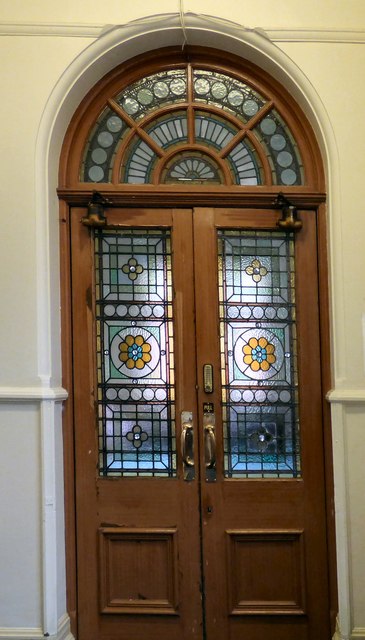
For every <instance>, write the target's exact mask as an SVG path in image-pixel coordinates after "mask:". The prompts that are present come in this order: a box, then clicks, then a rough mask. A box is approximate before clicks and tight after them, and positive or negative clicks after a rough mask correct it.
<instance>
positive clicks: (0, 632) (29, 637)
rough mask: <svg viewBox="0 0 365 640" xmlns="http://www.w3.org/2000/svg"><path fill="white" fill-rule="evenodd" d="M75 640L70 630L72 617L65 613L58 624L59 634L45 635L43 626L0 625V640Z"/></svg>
mask: <svg viewBox="0 0 365 640" xmlns="http://www.w3.org/2000/svg"><path fill="white" fill-rule="evenodd" d="M40 638H42V640H45V638H47V640H74V637H73V635H72V633H71V631H70V618H69V616H68V615H67V614H65V615H63V616H62V617H61V618H60V619H59V621H58V625H57V634H56V635H54V636H45V635H44V632H43V629H41V628H27V627H0V640H40Z"/></svg>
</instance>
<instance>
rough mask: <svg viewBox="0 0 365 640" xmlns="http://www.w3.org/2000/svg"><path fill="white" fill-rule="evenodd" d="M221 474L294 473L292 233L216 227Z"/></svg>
mask: <svg viewBox="0 0 365 640" xmlns="http://www.w3.org/2000/svg"><path fill="white" fill-rule="evenodd" d="M218 254H219V271H218V272H219V303H220V327H221V329H220V331H221V366H222V369H221V374H222V404H223V431H224V472H225V475H226V476H227V477H291V478H293V477H299V476H300V473H301V471H300V441H299V424H298V372H297V352H296V313H295V263H294V236H293V235H292V234H289V235H288V234H284V233H281V232H266V231H263V232H261V231H237V230H234V231H233V230H222V231H219V232H218Z"/></svg>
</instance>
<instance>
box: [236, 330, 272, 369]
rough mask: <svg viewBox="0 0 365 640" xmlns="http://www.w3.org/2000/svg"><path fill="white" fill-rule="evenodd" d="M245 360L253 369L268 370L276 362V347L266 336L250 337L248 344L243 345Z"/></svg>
mask: <svg viewBox="0 0 365 640" xmlns="http://www.w3.org/2000/svg"><path fill="white" fill-rule="evenodd" d="M242 351H243V354H244V355H243V362H244V363H245V364H248V365H249V366H250V368H251V369H252V371H259V370H260V369H261V370H262V371H268V370H269V369H270V367H271V365H272V364H274V362H276V356H275V355H274V354H275V347H274V345H273V344H271V343H270V342H268V341H267V340H266V338H264V337H262V338H259V339H257V338H250V339H249V341H248V344H245V345H244V347H242Z"/></svg>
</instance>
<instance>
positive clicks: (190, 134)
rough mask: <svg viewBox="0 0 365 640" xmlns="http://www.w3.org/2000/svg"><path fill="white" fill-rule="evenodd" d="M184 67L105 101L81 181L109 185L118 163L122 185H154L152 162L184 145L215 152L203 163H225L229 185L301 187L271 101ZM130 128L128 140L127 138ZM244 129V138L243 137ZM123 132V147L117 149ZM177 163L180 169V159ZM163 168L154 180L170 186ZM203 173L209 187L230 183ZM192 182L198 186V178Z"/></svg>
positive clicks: (292, 149) (287, 135)
mask: <svg viewBox="0 0 365 640" xmlns="http://www.w3.org/2000/svg"><path fill="white" fill-rule="evenodd" d="M188 67H189V65H187V67H186V68H184V69H170V70H165V71H161V72H159V73H155V74H152V75H149V76H147V77H145V78H142V79H140V80H138V81H136V82H134V83H133V84H131V85H129V86H128V87H126V88H125V89H123V91H121V92H120V93H119V94H118V95H117V97H115V96H110V97H109V100H108V102H109V105H110V106H108V107H106V108H105V109H104V110H103V111H102V112H101V114H100V116H99V118H98V120H97V121H96V123H95V125H94V127H93V128H92V130H91V133H90V135H89V137H88V140H87V142H86V145H85V148H84V153H83V159H82V163H81V167H80V180H81V181H84V182H94V183H99V184H100V183H108V182H109V183H110V182H112V175H113V173H114V166H113V165H114V163H115V159H116V158H118V162H119V163H120V164H119V167H118V170H119V181H120V182H121V183H129V184H137V185H138V184H152V183H154V182H157V179H156V177H155V176H154V172H155V169H156V168H157V171H158V172H159V171H160V170H159V168H158V160H160V159H161V160H162V162H163V158H164V157H165V156H166V154H169V151H171V150H172V149H176V154H179V156H180V154H182V153H183V152H184V149H185V148H186V146H187V145H188V148H189V151H193V152H194V154H195V156H196V155H197V154H198V155H199V153H201V152H202V147H204V146H205V147H206V148H207V151H209V153H208V154H207V155H208V156H209V157H214V155H215V156H216V159H215V161H213V162H212V161H207V162H208V165H209V164H211V165H212V166H214V165H221V166H222V163H225V164H226V165H228V167H227V168H228V169H229V170H230V172H231V175H232V182H233V184H237V185H241V186H255V185H262V184H265V183H269V184H270V183H272V184H274V185H282V186H288V187H290V186H296V185H300V184H304V178H305V176H304V169H303V163H302V160H301V156H300V152H299V148H298V145H297V143H296V141H295V140H294V137H293V135H292V133H291V131H290V128H289V127H288V125H287V124H286V122H285V121H284V119H283V118H282V117H281V116H280V114H279V113H278V111H277V110H276V109H275V102H274V101H271V102H269V101H268V99H267V98H266V97H263V96H262V95H260V94H259V93H258V92H257V91H256V90H255V89H253V88H252V87H251V86H250V85H249V84H246V83H245V82H241V81H239V80H238V79H237V78H235V77H233V76H229V75H227V74H225V73H218V72H217V71H210V70H208V69H203V70H202V69H193V71H192V73H191V74H190V73H188ZM189 82H191V83H192V86H191V87H190V85H189ZM113 106H114V110H113ZM169 106H170V109H169V108H168V107H169ZM263 107H265V110H264V111H263ZM217 109H219V113H217ZM188 112H189V114H190V115H189V119H188V116H187V113H188ZM147 117H148V121H147V123H146V120H147ZM188 121H189V126H188ZM130 126H131V127H132V129H134V132H133V135H128V134H131V130H130ZM142 130H143V134H142ZM246 130H247V131H248V132H249V133H248V135H246V136H245V131H246ZM237 134H240V135H239V136H238V140H239V141H238V142H237V144H236V145H235V146H234V147H233V148H232V149H230V151H229V153H227V152H226V151H225V149H226V148H227V147H229V145H230V143H231V142H232V139H233V138H234V136H235V135H237ZM127 135H128V144H126V145H123V147H122V149H121V145H122V144H123V141H124V140H125V138H126V136H127ZM156 145H157V146H158V147H160V150H159V149H158V148H157V146H156ZM194 147H196V148H195V149H194ZM260 148H261V149H262V151H263V153H264V154H265V155H266V157H267V161H268V165H269V168H270V170H271V176H268V175H266V173H265V171H266V170H264V168H263V167H262V162H261V160H260V155H261V153H260ZM118 150H119V153H118ZM228 150H229V148H227V151H228ZM168 158H169V160H170V154H169V155H168ZM194 162H195V161H194ZM176 163H177V166H178V165H180V161H179V159H178V158H176ZM195 164H196V163H195ZM165 169H166V168H164V170H163V171H162V172H161V173H159V179H158V181H159V182H160V183H163V182H164V178H166V181H167V182H170V183H171V182H174V180H173V179H172V178H173V176H172V174H171V172H169V171H166V170H165ZM206 172H208V173H209V175H210V177H208V182H211V181H212V180H213V182H215V183H216V184H225V183H227V182H228V183H229V182H230V181H229V180H228V181H227V180H224V179H222V176H221V175H220V173H219V171H218V173H216V174H215V177H214V179H213V178H212V177H211V171H210V170H209V169H208V167H206ZM208 173H207V175H208ZM222 173H223V175H224V174H225V171H223V172H222ZM226 175H227V173H226ZM175 177H176V176H175ZM218 177H219V180H218ZM197 180H198V181H200V182H202V179H201V178H200V177H199V179H197ZM186 182H188V180H186Z"/></svg>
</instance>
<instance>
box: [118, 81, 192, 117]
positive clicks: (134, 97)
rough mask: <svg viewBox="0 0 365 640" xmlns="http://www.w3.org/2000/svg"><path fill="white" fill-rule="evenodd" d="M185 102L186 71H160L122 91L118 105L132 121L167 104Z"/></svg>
mask: <svg viewBox="0 0 365 640" xmlns="http://www.w3.org/2000/svg"><path fill="white" fill-rule="evenodd" d="M185 101H186V69H171V70H168V71H161V72H160V73H155V74H153V75H151V76H147V77H146V78H142V79H141V80H138V81H137V82H135V83H133V84H131V85H130V86H129V87H127V88H126V89H124V90H123V91H122V92H121V93H120V94H119V95H118V97H117V102H118V104H119V105H120V106H121V107H122V109H123V110H124V111H125V113H126V114H127V115H128V116H130V117H131V118H133V119H134V120H140V119H141V118H143V117H144V116H145V115H146V114H147V113H150V112H151V111H154V110H156V109H158V108H160V107H162V106H165V105H168V104H177V103H179V102H185Z"/></svg>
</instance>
